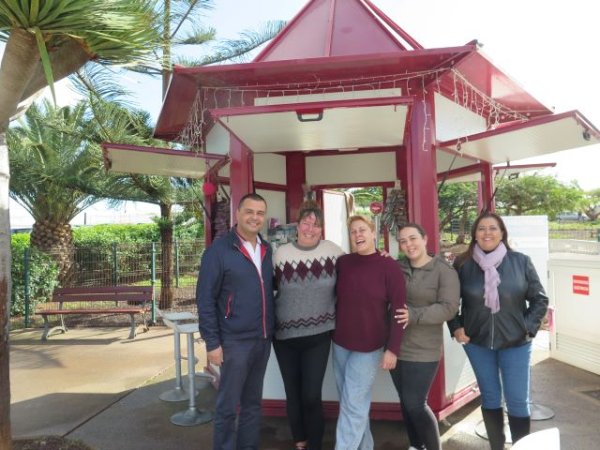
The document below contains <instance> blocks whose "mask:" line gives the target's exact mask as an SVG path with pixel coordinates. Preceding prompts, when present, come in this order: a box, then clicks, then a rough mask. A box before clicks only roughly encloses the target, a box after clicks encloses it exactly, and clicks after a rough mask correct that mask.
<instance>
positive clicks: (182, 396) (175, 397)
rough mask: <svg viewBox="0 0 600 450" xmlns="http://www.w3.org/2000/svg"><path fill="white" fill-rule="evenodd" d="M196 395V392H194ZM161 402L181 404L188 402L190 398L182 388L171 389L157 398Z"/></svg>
mask: <svg viewBox="0 0 600 450" xmlns="http://www.w3.org/2000/svg"><path fill="white" fill-rule="evenodd" d="M196 395H198V391H196ZM158 398H160V399H161V400H162V401H163V402H182V401H184V400H189V399H190V396H189V395H188V393H187V392H185V391H184V390H183V389H182V388H173V389H171V390H169V391H166V392H163V393H162V394H160V395H159V396H158Z"/></svg>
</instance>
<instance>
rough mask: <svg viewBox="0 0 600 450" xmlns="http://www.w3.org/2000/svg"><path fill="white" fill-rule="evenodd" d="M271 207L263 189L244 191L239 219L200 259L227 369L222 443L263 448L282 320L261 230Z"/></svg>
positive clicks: (206, 311) (221, 401)
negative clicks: (266, 396) (265, 393)
mask: <svg viewBox="0 0 600 450" xmlns="http://www.w3.org/2000/svg"><path fill="white" fill-rule="evenodd" d="M266 213H267V203H266V202H265V199H264V198H262V197H261V196H260V195H258V194H247V195H245V196H244V197H242V199H241V200H240V203H239V205H238V208H237V211H236V220H237V225H236V226H234V227H233V228H232V229H231V231H230V232H229V233H228V234H227V235H225V236H223V237H221V238H219V239H217V240H216V241H215V242H214V243H213V244H212V245H211V246H210V247H209V248H208V249H206V251H205V252H204V255H203V256H202V262H201V264H200V274H199V277H198V286H197V289H196V301H197V303H198V315H199V318H200V334H201V336H202V339H204V341H205V343H206V351H207V356H208V361H209V363H211V364H214V365H216V366H219V367H220V373H221V375H220V381H219V391H218V393H217V400H216V408H215V409H216V411H215V421H214V436H213V449H214V450H235V449H237V450H241V449H244V450H246V449H255V450H258V448H259V437H260V422H261V402H262V390H263V379H264V375H265V370H266V368H267V361H268V360H269V355H270V352H271V336H272V333H273V325H274V314H273V308H274V301H273V285H272V280H273V265H272V255H271V247H270V245H269V243H268V242H267V241H265V240H263V238H261V237H260V235H259V231H260V229H261V228H262V226H263V224H264V221H265V216H266ZM238 405H239V410H238ZM238 411H239V419H238V425H237V432H236V419H237V418H238Z"/></svg>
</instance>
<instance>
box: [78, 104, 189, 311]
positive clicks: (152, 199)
mask: <svg viewBox="0 0 600 450" xmlns="http://www.w3.org/2000/svg"><path fill="white" fill-rule="evenodd" d="M91 101H92V110H93V112H94V122H95V123H97V124H102V126H99V127H98V126H96V127H95V130H96V131H95V132H96V133H97V135H96V136H94V137H93V139H94V140H96V141H97V142H99V143H100V142H106V141H110V142H119V143H122V144H132V145H139V146H159V147H164V146H165V143H164V142H162V141H158V140H156V139H153V138H152V126H151V124H150V116H149V114H148V113H147V112H145V111H139V110H133V111H131V110H128V109H126V108H124V107H123V106H121V105H119V104H118V103H114V102H104V101H103V100H102V99H92V100H91ZM108 179H109V180H110V181H108V182H107V184H105V185H102V184H98V183H87V184H86V185H85V186H81V189H82V190H84V191H86V192H88V193H90V194H94V195H96V196H108V197H110V198H112V199H115V200H133V201H143V202H146V203H153V204H156V205H158V206H159V208H160V219H159V220H158V226H159V230H160V235H161V269H162V270H161V272H160V277H161V289H160V300H159V307H160V308H161V309H168V308H170V307H171V305H172V302H173V290H172V284H173V283H172V272H173V226H174V217H173V212H172V209H173V206H174V205H177V204H188V205H189V204H194V203H196V204H197V203H198V199H199V198H200V192H201V188H200V182H199V181H198V180H191V179H185V178H177V177H163V176H148V175H139V174H131V173H130V174H115V175H111V176H110V177H109V178H108ZM94 189H104V190H101V191H95V190H94ZM107 191H108V192H107Z"/></svg>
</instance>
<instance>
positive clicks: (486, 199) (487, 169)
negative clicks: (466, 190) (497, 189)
mask: <svg viewBox="0 0 600 450" xmlns="http://www.w3.org/2000/svg"><path fill="white" fill-rule="evenodd" d="M493 173H494V171H493V170H492V164H491V163H489V162H482V163H481V183H480V185H481V191H480V203H482V205H481V208H480V209H479V211H480V212H481V211H482V210H483V209H487V210H488V211H490V212H495V211H496V202H495V199H494V198H492V197H493V195H494V177H493Z"/></svg>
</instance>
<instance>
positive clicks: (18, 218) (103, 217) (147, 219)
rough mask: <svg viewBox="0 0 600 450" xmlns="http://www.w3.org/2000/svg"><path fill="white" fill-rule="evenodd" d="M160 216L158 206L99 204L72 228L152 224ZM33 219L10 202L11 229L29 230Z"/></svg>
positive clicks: (134, 203) (77, 220)
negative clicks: (116, 224) (153, 219)
mask: <svg viewBox="0 0 600 450" xmlns="http://www.w3.org/2000/svg"><path fill="white" fill-rule="evenodd" d="M159 216H160V208H159V207H158V205H153V204H150V203H142V202H123V203H122V204H121V205H119V206H116V207H110V206H109V205H108V203H107V202H99V203H96V204H95V205H92V206H90V207H89V208H87V209H86V210H85V211H83V212H82V213H81V214H79V215H77V216H76V217H75V218H74V219H73V220H72V221H71V225H72V226H82V225H100V224H112V223H119V224H135V223H151V222H152V218H153V217H159ZM33 222H34V220H33V217H31V215H30V214H29V213H28V212H27V211H26V210H25V209H24V208H23V207H22V206H20V205H19V204H18V203H17V202H15V201H14V200H12V199H11V200H10V229H11V230H28V229H31V227H32V226H33Z"/></svg>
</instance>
